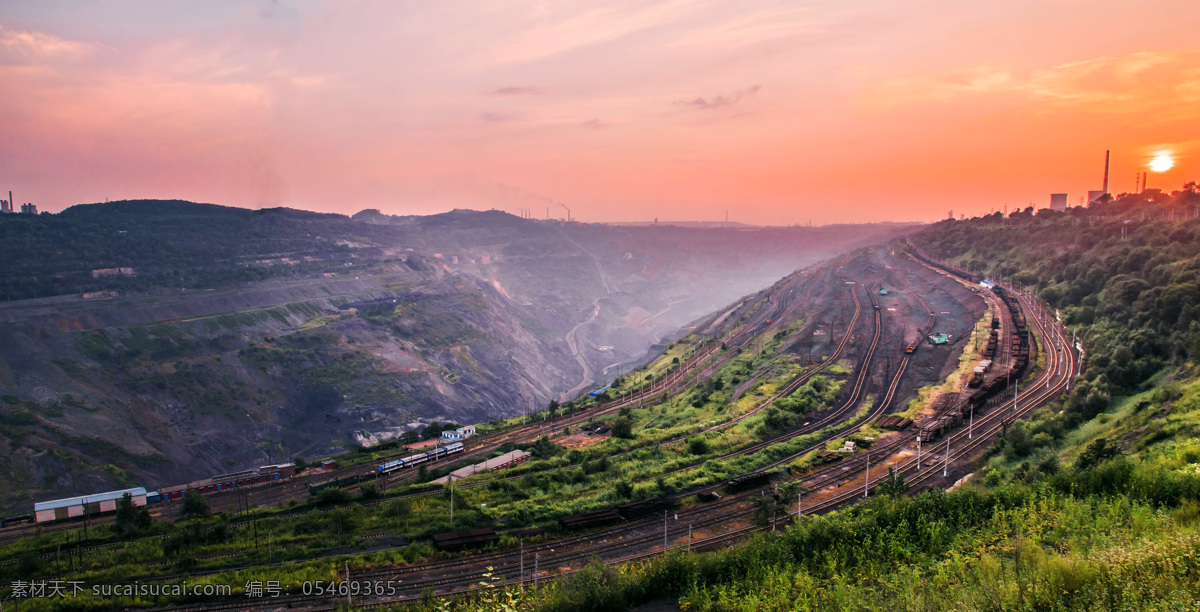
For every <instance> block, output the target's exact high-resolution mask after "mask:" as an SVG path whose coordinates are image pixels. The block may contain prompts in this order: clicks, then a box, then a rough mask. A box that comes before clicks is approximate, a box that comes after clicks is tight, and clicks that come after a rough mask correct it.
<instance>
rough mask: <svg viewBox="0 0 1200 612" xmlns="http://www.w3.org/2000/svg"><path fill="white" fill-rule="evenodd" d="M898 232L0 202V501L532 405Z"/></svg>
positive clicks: (200, 471)
mask: <svg viewBox="0 0 1200 612" xmlns="http://www.w3.org/2000/svg"><path fill="white" fill-rule="evenodd" d="M368 221H369V222H368ZM902 229H903V228H899V227H894V226H871V227H865V228H817V229H806V228H797V229H781V230H761V231H756V232H751V231H743V230H692V229H682V228H671V227H642V228H636V227H627V228H611V227H605V226H585V225H579V224H561V223H557V222H550V223H547V222H536V221H530V220H524V219H519V218H517V217H513V216H511V215H507V214H505V213H501V212H496V211H492V212H485V213H475V212H469V211H456V212H453V213H448V214H444V215H436V216H432V217H384V216H382V215H372V214H362V215H357V216H356V218H355V219H350V218H347V217H343V216H340V215H317V214H313V213H306V212H303V211H292V210H286V209H275V210H266V211H248V210H243V209H235V208H227V207H220V206H212V205H198V204H191V203H187V202H121V203H112V204H104V205H87V206H77V207H74V208H71V209H68V210H67V211H64V212H63V213H62V214H59V215H40V216H38V217H23V216H19V215H9V216H5V217H2V218H0V236H2V237H3V238H4V240H2V241H0V258H2V259H3V260H4V261H6V262H12V266H11V274H7V273H6V275H5V276H4V277H3V278H2V279H0V292H3V295H4V296H5V297H6V298H8V301H5V302H3V303H0V395H2V399H3V401H0V416H2V417H3V423H0V447H2V448H3V450H4V453H3V457H0V474H2V476H0V491H2V492H3V494H4V500H6V501H4V502H2V503H3V505H7V506H24V505H25V504H27V503H28V502H29V500H30V498H31V497H39V498H42V497H48V496H52V495H54V494H58V493H63V494H76V493H80V492H87V491H94V490H104V489H106V488H112V487H113V486H116V485H126V484H144V485H147V486H152V487H153V486H162V485H166V484H172V483H176V482H181V481H186V480H188V479H192V478H197V477H202V476H206V475H210V474H213V473H218V472H223V471H229V470H232V469H243V468H247V467H253V466H256V465H261V464H263V463H266V462H269V461H289V460H291V458H292V457H294V456H296V455H303V456H309V457H314V456H324V455H328V454H330V453H336V452H338V451H339V450H340V449H342V448H345V447H346V446H347V445H350V444H355V443H359V442H361V441H373V440H378V439H382V438H387V437H392V436H396V435H399V434H401V433H402V432H405V431H409V430H413V429H419V428H420V427H422V426H423V424H426V423H429V422H431V421H435V420H436V421H447V420H449V421H455V422H478V421H486V420H488V419H491V418H496V417H500V416H508V415H513V414H519V413H521V412H523V411H526V410H529V409H530V408H536V407H541V406H544V405H545V404H546V402H547V401H549V400H550V399H552V398H553V399H558V398H559V397H560V394H561V393H562V392H564V391H566V390H569V389H572V388H583V387H584V386H585V385H586V384H592V383H593V382H595V381H594V380H593V379H596V380H598V381H603V380H605V378H604V377H605V376H608V377H612V376H615V375H616V374H617V373H618V372H619V371H622V370H625V369H627V368H629V367H632V366H633V365H634V364H635V363H636V362H637V361H639V360H641V359H644V358H645V355H646V354H647V351H648V350H650V349H651V348H652V347H653V346H655V345H656V344H658V343H661V342H662V341H663V340H664V339H665V338H669V337H673V335H675V334H676V333H678V329H679V327H680V326H681V325H684V324H685V323H687V322H688V321H691V320H694V319H695V318H697V317H700V316H702V315H704V314H707V313H708V312H710V311H711V310H713V309H715V308H717V307H719V306H721V305H724V304H727V303H729V302H731V301H733V300H735V299H736V298H737V297H738V296H740V295H743V294H746V293H749V292H752V291H754V290H757V289H759V288H761V287H762V286H765V285H767V284H769V283H770V282H772V281H774V280H775V279H776V278H778V277H779V276H782V275H783V274H786V273H787V272H790V271H791V270H793V269H795V268H797V267H800V266H803V265H805V264H807V263H810V262H812V261H816V260H817V259H820V258H822V257H825V256H828V255H829V254H830V253H832V252H834V251H836V250H840V249H842V248H844V247H845V246H846V245H849V244H854V243H856V242H857V241H863V240H878V239H881V238H883V237H887V236H890V235H894V234H895V233H896V232H898V231H901V230H902ZM26 253H39V254H41V255H42V256H40V257H37V258H31V257H23V256H22V255H23V254H26ZM18 298H25V299H18ZM593 313H595V314H594V315H593ZM572 329H574V330H575V331H574V333H573V334H571V337H572V338H573V341H574V342H575V343H576V345H577V356H576V355H573V354H572V348H571V347H570V346H569V345H568V342H567V341H566V340H565V338H566V337H567V336H568V332H570V331H571V330H572ZM577 358H578V360H577ZM579 360H582V363H581V362H580V361H579ZM583 364H586V366H587V367H582V366H583ZM589 373H594V374H592V375H589Z"/></svg>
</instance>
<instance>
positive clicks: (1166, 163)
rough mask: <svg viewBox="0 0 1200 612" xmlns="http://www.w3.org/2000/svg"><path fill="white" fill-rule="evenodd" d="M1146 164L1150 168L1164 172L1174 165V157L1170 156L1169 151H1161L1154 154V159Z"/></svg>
mask: <svg viewBox="0 0 1200 612" xmlns="http://www.w3.org/2000/svg"><path fill="white" fill-rule="evenodd" d="M1146 165H1147V166H1150V169H1151V170H1153V171H1155V172H1166V171H1167V170H1170V169H1171V168H1172V167H1173V166H1174V165H1175V159H1174V158H1172V157H1171V154H1170V153H1169V152H1167V151H1163V152H1162V153H1159V154H1157V155H1155V156H1154V159H1152V160H1150V163H1149V164H1146Z"/></svg>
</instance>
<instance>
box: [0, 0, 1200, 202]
mask: <svg viewBox="0 0 1200 612" xmlns="http://www.w3.org/2000/svg"><path fill="white" fill-rule="evenodd" d="M1196 23H1200V5H1198V4H1197V3H1195V2H1188V1H1186V0H1152V1H1150V2H1146V3H1142V4H1139V5H1138V6H1137V7H1136V9H1134V8H1133V7H1131V6H1130V5H1129V3H1122V2H1116V1H1111V0H1095V1H1092V0H1054V1H1049V2H1046V1H1033V0H1018V1H1016V2H1011V3H956V2H950V1H949V0H910V1H905V2H884V1H883V0H872V1H851V2H835V1H833V0H817V1H814V2H806V3H799V2H795V3H786V2H785V3H778V2H765V1H764V2H758V1H753V0H752V1H750V2H746V3H718V2H681V1H670V0H666V1H661V2H632V1H628V2H616V3H605V4H603V5H596V4H594V3H584V2H579V1H578V0H574V1H568V2H562V3H556V4H554V5H544V4H541V3H530V2H503V3H497V2H487V1H477V2H465V1H457V0H447V1H445V2H438V3H425V4H408V3H392V2H363V3H352V4H351V3H335V2H329V1H317V0H305V1H289V0H278V1H275V2H272V1H269V0H256V1H253V2H221V3H163V2H157V1H151V0H136V1H135V0H122V1H101V2H73V1H65V0H41V1H33V0H10V1H9V2H5V3H4V4H3V5H2V6H0V82H3V83H5V88H4V90H5V94H4V95H3V96H0V134H3V137H0V191H3V192H5V193H7V190H8V189H13V190H14V191H15V192H16V194H17V201H18V202H21V203H23V202H31V203H33V204H34V205H36V206H37V207H38V209H39V210H42V211H50V212H58V211H60V210H62V209H63V208H66V207H67V206H70V205H73V204H78V203H85V202H103V201H105V200H106V199H112V200H117V199H141V198H155V199H173V198H178V199H187V200H193V201H198V202H211V203H215V204H223V205H229V206H241V207H249V208H259V207H267V206H288V207H293V208H300V209H306V210H317V211H322V212H337V213H343V214H353V213H354V212H357V211H359V210H362V209H368V208H376V209H379V210H380V211H381V212H383V213H386V214H397V215H404V214H433V213H438V212H443V211H446V210H450V209H452V208H475V209H480V210H486V209H489V208H497V209H500V210H505V211H508V212H511V213H514V214H519V212H520V211H521V210H522V209H525V210H528V211H529V215H530V216H532V217H534V218H538V219H541V218H544V217H545V216H546V212H547V209H549V214H550V216H552V217H565V216H566V210H565V209H564V208H563V207H561V206H560V205H559V203H562V204H564V205H565V206H566V207H569V208H570V209H571V217H572V218H574V219H577V220H579V221H584V222H607V221H612V222H621V221H646V222H649V221H652V220H653V219H654V218H659V219H661V220H662V221H663V222H666V221H667V220H671V221H709V222H722V221H724V220H725V218H726V217H725V215H726V212H727V211H728V215H729V220H730V221H731V222H739V223H745V224H751V225H793V224H799V225H803V224H806V223H808V222H809V221H810V220H811V222H812V223H813V224H817V225H824V224H831V223H856V222H870V221H901V222H905V221H936V220H939V219H942V218H945V217H946V214H947V210H950V209H953V210H954V214H955V215H959V214H966V215H967V216H972V215H978V214H981V213H986V212H990V211H991V210H1002V209H1004V208H1005V207H1007V209H1008V210H1010V211H1011V210H1015V209H1021V208H1024V207H1026V206H1028V205H1029V204H1030V203H1032V204H1033V205H1034V206H1035V207H1038V208H1044V207H1047V206H1049V205H1050V197H1049V196H1050V194H1051V193H1067V194H1068V195H1069V197H1068V198H1067V203H1068V204H1069V205H1072V206H1074V205H1077V204H1078V203H1079V199H1080V198H1081V197H1085V196H1086V195H1087V193H1088V191H1093V190H1098V189H1101V183H1102V179H1103V177H1102V174H1103V170H1104V167H1103V164H1104V156H1105V151H1106V150H1111V151H1112V162H1111V173H1110V178H1109V181H1110V188H1109V191H1110V192H1112V193H1121V192H1127V191H1135V190H1136V189H1137V187H1136V186H1135V181H1136V180H1138V179H1137V177H1138V176H1141V175H1142V173H1146V172H1148V175H1145V176H1146V180H1147V185H1146V186H1147V187H1148V188H1151V189H1155V188H1161V189H1165V190H1168V191H1169V190H1172V189H1178V188H1179V187H1180V186H1181V185H1182V184H1183V183H1185V182H1187V181H1192V180H1197V179H1200V164H1197V161H1196V160H1197V153H1198V151H1200V127H1197V126H1200V93H1198V92H1200V42H1197V40H1196V38H1195V36H1194V24H1196ZM14 204H15V202H14ZM14 208H15V206H14Z"/></svg>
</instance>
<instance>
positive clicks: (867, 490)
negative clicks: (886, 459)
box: [863, 451, 871, 499]
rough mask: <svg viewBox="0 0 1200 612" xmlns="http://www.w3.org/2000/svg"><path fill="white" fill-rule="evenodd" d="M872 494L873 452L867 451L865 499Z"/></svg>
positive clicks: (864, 479) (864, 485) (864, 483)
mask: <svg viewBox="0 0 1200 612" xmlns="http://www.w3.org/2000/svg"><path fill="white" fill-rule="evenodd" d="M870 492H871V451H867V475H866V476H865V477H864V478H863V499H866V498H867V497H868V496H869V495H870Z"/></svg>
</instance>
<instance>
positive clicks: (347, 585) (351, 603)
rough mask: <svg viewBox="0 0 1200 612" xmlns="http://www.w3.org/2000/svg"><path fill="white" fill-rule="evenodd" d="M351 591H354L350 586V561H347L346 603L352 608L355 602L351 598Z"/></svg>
mask: <svg viewBox="0 0 1200 612" xmlns="http://www.w3.org/2000/svg"><path fill="white" fill-rule="evenodd" d="M351 592H352V589H351V588H350V562H349V561H346V605H347V606H349V607H350V608H351V609H353V608H354V602H353V601H351V600H350V593H351Z"/></svg>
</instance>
